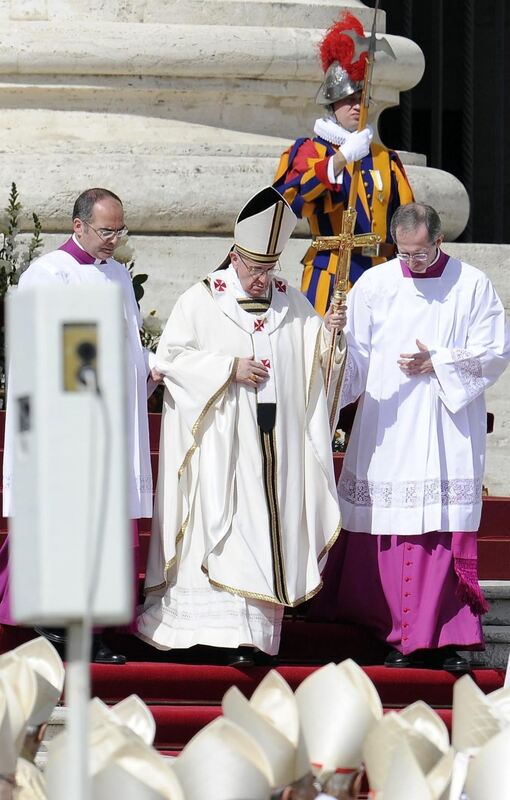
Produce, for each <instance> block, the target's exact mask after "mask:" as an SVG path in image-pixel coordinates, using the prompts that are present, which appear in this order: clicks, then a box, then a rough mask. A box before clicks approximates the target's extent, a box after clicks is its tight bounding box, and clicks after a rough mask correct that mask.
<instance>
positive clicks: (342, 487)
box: [313, 204, 510, 671]
mask: <svg viewBox="0 0 510 800" xmlns="http://www.w3.org/2000/svg"><path fill="white" fill-rule="evenodd" d="M424 220H426V221H427V224H430V226H431V230H432V229H434V226H435V227H436V228H437V230H436V234H439V235H436V234H431V232H430V230H428V229H427V227H426V225H425V222H424ZM413 226H414V227H413ZM392 228H393V229H394V231H395V235H396V237H397V239H396V241H397V243H398V246H399V250H400V251H404V252H403V254H401V257H400V258H396V259H393V260H392V261H389V262H387V263H386V264H382V265H380V266H378V267H375V268H374V269H371V270H368V271H367V272H366V273H365V274H364V275H363V276H362V277H361V278H360V279H359V281H358V282H357V283H356V285H355V286H354V288H353V289H352V290H351V292H350V293H349V295H348V314H347V326H346V338H347V343H348V348H349V351H348V353H349V354H348V359H347V364H346V370H345V380H344V384H343V388H342V404H348V403H352V402H353V401H355V400H356V399H357V398H360V400H359V405H358V409H357V412H356V418H355V421H354V426H353V429H352V433H351V436H350V440H349V445H348V448H347V452H346V455H345V459H344V464H343V469H342V473H341V476H340V480H339V484H338V493H339V500H340V508H341V512H342V525H343V528H344V529H345V531H344V532H343V533H342V535H341V537H340V539H341V540H342V542H341V543H340V541H339V544H338V547H337V548H336V549H335V554H334V556H333V555H332V558H331V561H330V563H329V564H328V568H327V574H326V575H325V590H324V592H323V594H321V596H320V597H319V598H318V599H317V603H316V604H315V606H314V610H313V613H314V616H319V617H321V616H326V617H327V618H336V619H342V620H346V621H347V620H348V621H350V622H360V623H362V624H364V625H367V626H368V627H370V628H372V629H373V630H374V632H376V634H377V636H378V637H380V638H382V639H384V640H385V641H387V642H388V643H389V644H391V645H393V646H394V647H395V648H396V650H397V651H399V652H398V653H397V654H396V655H392V657H391V658H393V660H394V663H389V664H388V665H389V666H410V662H411V661H412V659H410V658H408V655H409V654H411V653H414V652H415V651H420V650H429V649H430V650H435V649H438V648H447V647H453V646H459V647H463V648H465V649H466V648H468V647H473V648H480V647H481V646H482V642H483V637H482V631H481V625H480V618H479V615H480V612H481V611H483V610H484V609H486V606H485V601H484V598H483V595H482V594H481V591H480V589H479V587H478V582H477V573H476V531H477V530H478V527H479V524H480V515H481V509H482V480H483V476H484V465H485V437H486V408H485V398H484V391H485V390H486V389H487V388H488V387H489V386H491V385H492V384H493V383H494V382H495V381H496V380H497V378H498V377H499V376H500V375H501V373H502V372H503V370H504V369H505V368H506V366H507V364H508V361H509V358H510V336H509V331H508V327H507V324H506V320H505V313H504V308H503V305H502V303H501V300H500V299H499V297H498V295H497V294H496V291H495V290H494V287H493V286H492V284H491V282H490V280H489V279H488V278H487V276H486V275H485V274H484V273H483V272H481V271H480V270H479V269H475V268H474V267H472V266H470V265H469V264H465V263H463V262H461V261H459V260H457V259H456V258H451V257H449V256H448V255H446V254H445V253H444V252H443V251H442V250H441V249H440V244H441V241H442V236H441V235H440V221H439V217H438V216H437V214H436V212H434V210H433V209H431V208H430V207H428V206H423V205H422V204H409V205H407V206H402V207H401V208H400V209H399V210H398V211H397V212H396V214H395V216H394V218H393V222H392ZM399 237H400V238H399ZM411 264H412V268H411ZM417 348H418V349H417ZM340 551H342V552H341V553H340ZM444 653H446V658H447V659H451V658H453V661H450V662H449V665H447V666H449V667H452V665H453V669H456V668H458V669H459V671H460V670H461V669H463V668H464V667H465V662H464V664H462V663H461V662H462V659H460V658H459V657H458V656H457V655H456V654H455V655H453V656H452V655H451V651H450V650H448V651H446V650H445V651H444ZM420 657H421V655H420ZM391 658H390V662H391ZM454 662H455V663H456V666H455V663H454Z"/></svg>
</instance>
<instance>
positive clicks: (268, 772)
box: [172, 717, 273, 800]
mask: <svg viewBox="0 0 510 800" xmlns="http://www.w3.org/2000/svg"><path fill="white" fill-rule="evenodd" d="M172 769H173V770H174V772H175V774H176V775H177V778H178V780H179V782H180V784H181V786H182V788H183V790H184V794H185V796H186V800H234V798H235V800H269V797H270V794H271V780H272V777H273V772H272V769H271V765H270V763H269V761H268V759H267V758H266V755H265V754H264V752H263V750H262V749H261V748H260V747H259V745H258V744H257V742H256V741H255V740H254V739H253V738H252V737H251V736H249V735H248V734H247V733H246V732H245V731H243V729H242V728H240V727H239V726H238V725H236V724H235V723H233V722H231V721H230V720H228V719H225V718H224V717H219V718H218V719H215V720H214V721H213V722H211V723H209V725H206V726H205V728H203V729H202V730H201V731H199V733H197V734H196V735H195V736H194V737H193V738H192V739H191V741H190V742H188V744H187V745H186V747H185V748H184V750H183V751H182V753H181V755H180V756H179V757H178V758H176V759H175V761H173V762H172Z"/></svg>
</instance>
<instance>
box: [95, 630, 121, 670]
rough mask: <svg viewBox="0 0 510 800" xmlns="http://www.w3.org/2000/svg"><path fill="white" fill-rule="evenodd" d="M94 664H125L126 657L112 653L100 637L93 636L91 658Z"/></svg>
mask: <svg viewBox="0 0 510 800" xmlns="http://www.w3.org/2000/svg"><path fill="white" fill-rule="evenodd" d="M91 661H93V662H94V664H125V663H126V656H123V655H122V654H121V653H114V652H113V650H111V649H110V648H109V647H108V645H106V644H105V643H104V642H103V640H102V639H101V637H100V636H94V638H93V640H92V658H91Z"/></svg>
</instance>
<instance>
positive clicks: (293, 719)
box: [222, 670, 310, 789]
mask: <svg viewBox="0 0 510 800" xmlns="http://www.w3.org/2000/svg"><path fill="white" fill-rule="evenodd" d="M222 707H223V715H224V717H226V718H227V719H230V720H231V721H232V722H235V723H236V724H237V725H239V726H240V727H241V728H242V729H243V730H244V731H246V732H247V733H249V734H250V736H252V737H253V738H254V739H255V741H256V742H257V743H258V744H259V745H260V747H261V748H262V750H263V751H264V753H265V754H266V757H267V760H268V761H269V763H270V765H271V770H272V781H271V786H272V788H273V789H276V788H283V787H285V786H288V785H289V784H290V783H293V782H294V781H296V780H299V779H300V778H302V777H303V776H304V775H306V773H307V772H309V770H310V763H309V759H308V756H307V754H306V750H305V748H304V744H303V745H302V747H300V748H299V750H298V745H299V744H300V725H299V715H298V709H297V704H296V698H295V697H294V693H293V692H292V689H291V688H290V686H289V684H288V683H287V681H286V680H285V679H284V678H282V676H281V675H280V674H279V673H278V672H276V670H271V672H268V674H267V675H266V676H265V677H264V679H263V680H262V681H261V682H260V683H259V685H258V686H257V688H256V689H255V691H254V692H253V694H252V696H251V699H250V700H249V701H248V700H247V699H246V697H245V696H244V695H243V694H242V693H241V692H240V691H239V689H238V688H237V686H232V687H231V688H230V689H229V690H228V691H227V692H226V693H225V695H224V697H223V701H222Z"/></svg>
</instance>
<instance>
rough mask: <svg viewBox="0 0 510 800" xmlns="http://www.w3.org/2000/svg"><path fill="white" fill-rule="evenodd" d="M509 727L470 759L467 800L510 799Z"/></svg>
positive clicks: (466, 787)
mask: <svg viewBox="0 0 510 800" xmlns="http://www.w3.org/2000/svg"><path fill="white" fill-rule="evenodd" d="M509 759H510V727H507V728H505V729H504V730H503V731H501V732H500V733H498V734H496V735H495V736H493V737H492V738H491V739H490V740H489V741H488V742H487V743H486V744H485V745H484V746H483V747H482V748H481V749H480V751H479V752H478V753H477V754H476V755H475V756H474V758H472V759H471V761H470V762H469V767H468V773H467V778H466V783H465V791H466V794H467V796H468V797H469V800H490V798H494V800H496V798H498V800H499V798H501V800H503V798H505V799H506V798H507V797H510V764H509Z"/></svg>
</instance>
